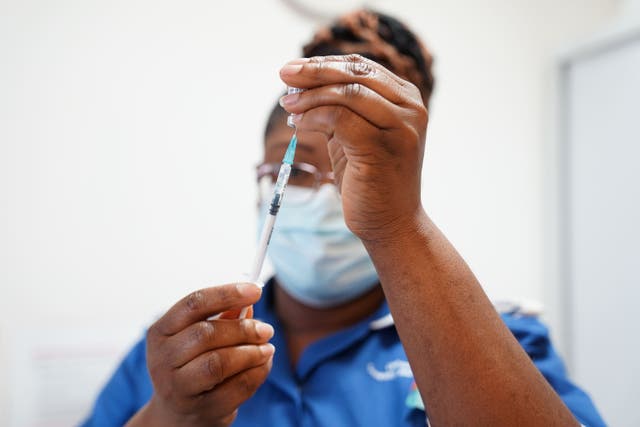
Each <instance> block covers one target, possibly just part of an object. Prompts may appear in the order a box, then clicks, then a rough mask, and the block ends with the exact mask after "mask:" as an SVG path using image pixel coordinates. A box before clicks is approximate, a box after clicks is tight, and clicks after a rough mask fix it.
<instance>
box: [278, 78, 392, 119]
mask: <svg viewBox="0 0 640 427" xmlns="http://www.w3.org/2000/svg"><path fill="white" fill-rule="evenodd" d="M280 103H281V104H282V107H283V108H284V109H285V110H287V111H288V112H290V113H293V114H301V113H304V112H306V111H308V110H311V109H313V108H317V107H322V106H343V107H345V108H348V109H349V110H351V111H353V112H354V113H356V114H358V115H359V116H360V117H362V118H364V119H365V120H367V121H368V122H370V123H371V124H372V125H374V126H376V127H378V128H380V129H390V128H395V127H399V126H402V123H399V122H398V120H397V117H398V115H399V114H400V113H401V107H398V106H397V105H395V104H394V103H392V102H391V101H389V100H388V99H386V98H384V97H383V96H381V95H380V94H378V93H377V92H374V91H373V90H371V89H370V88H368V87H367V86H365V85H363V84H361V83H343V84H332V85H327V86H322V87H317V88H314V89H310V90H307V91H304V92H302V93H293V94H289V95H285V96H283V97H282V98H281V101H280Z"/></svg>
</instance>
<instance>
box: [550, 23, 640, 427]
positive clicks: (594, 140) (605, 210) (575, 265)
mask: <svg viewBox="0 0 640 427" xmlns="http://www.w3.org/2000/svg"><path fill="white" fill-rule="evenodd" d="M564 64H565V67H564V68H563V76H564V82H565V84H564V85H563V91H562V92H563V93H564V102H565V105H566V110H565V115H564V117H565V120H564V121H563V122H564V123H563V127H564V129H565V135H566V139H565V140H564V141H563V145H564V147H565V148H566V155H565V156H564V160H565V162H564V163H565V165H567V170H566V172H565V174H564V178H565V180H566V181H565V184H566V185H565V186H564V188H565V189H566V192H565V195H566V197H565V203H564V206H566V211H565V212H564V217H565V218H566V227H563V228H564V236H565V239H566V240H565V243H566V252H565V255H566V258H565V259H566V260H567V262H566V264H565V265H564V269H565V272H566V275H565V277H566V283H567V284H568V285H569V286H568V287H567V291H568V292H567V299H566V309H567V311H566V313H567V318H568V319H567V320H569V322H568V326H569V334H568V335H567V338H568V339H569V340H568V341H569V347H568V349H569V350H570V353H569V354H568V356H570V357H569V360H570V362H571V366H572V367H573V373H574V374H575V378H576V380H578V381H580V382H581V383H583V384H585V385H586V386H588V388H589V390H590V391H591V392H592V393H593V397H594V399H596V401H597V402H598V403H599V405H600V407H601V408H602V410H603V411H605V410H606V414H607V416H608V421H609V422H610V423H611V425H612V426H629V427H631V426H638V425H640V413H638V411H637V410H634V409H635V405H637V401H638V399H637V397H638V396H637V393H636V390H637V385H638V383H639V382H640V370H639V369H638V368H637V359H638V354H639V353H640V343H639V342H638V340H637V336H638V333H639V332H640V328H639V326H640V322H639V321H638V319H637V316H636V314H635V313H637V311H638V308H637V307H638V301H639V300H640V286H639V285H640V279H639V278H638V274H637V271H638V258H639V257H638V254H639V252H638V241H640V225H638V218H640V168H638V158H640V125H639V124H638V105H637V104H638V99H640V22H638V23H636V25H635V26H634V27H633V28H630V29H627V30H626V31H625V30H624V29H623V27H620V31H618V33H617V34H608V35H606V36H603V37H601V38H599V39H598V40H595V41H593V42H592V43H589V45H588V46H585V47H584V48H583V49H579V50H577V51H576V52H574V55H572V56H569V57H568V58H567V60H566V61H565V63H564ZM632 408H634V409H632Z"/></svg>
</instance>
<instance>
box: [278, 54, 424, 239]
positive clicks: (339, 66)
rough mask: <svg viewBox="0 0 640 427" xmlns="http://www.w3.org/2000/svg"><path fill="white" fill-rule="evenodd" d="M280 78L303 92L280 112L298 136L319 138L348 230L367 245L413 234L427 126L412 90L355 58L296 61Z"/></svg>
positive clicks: (417, 95) (283, 102)
mask: <svg viewBox="0 0 640 427" xmlns="http://www.w3.org/2000/svg"><path fill="white" fill-rule="evenodd" d="M280 77H281V79H282V80H283V81H284V82H285V83H286V84H287V85H288V86H292V87H299V88H305V89H307V90H306V91H304V92H302V93H300V94H291V95H285V96H284V97H283V98H282V99H281V105H282V106H283V108H284V109H285V110H287V111H288V112H290V113H293V114H296V116H295V117H294V123H295V125H296V127H297V129H298V130H301V131H302V130H304V131H317V132H321V133H324V134H325V135H326V137H327V139H328V149H329V155H330V157H331V164H332V167H333V171H334V173H335V176H336V183H337V185H338V188H339V189H340V191H341V194H342V203H343V208H344V216H345V222H346V224H347V226H348V227H349V228H350V229H351V231H352V232H353V233H354V234H355V235H357V236H358V237H360V239H362V240H363V241H365V242H367V241H384V240H386V239H390V238H393V237H394V236H396V235H397V234H398V233H403V232H409V231H410V230H412V229H413V228H414V227H415V225H416V219H417V218H418V217H419V215H420V214H421V213H422V212H423V211H422V203H421V200H420V177H421V170H422V158H423V155H424V144H425V135H426V129H427V121H428V114H427V109H426V107H425V106H424V104H423V102H422V98H421V96H420V92H419V90H418V88H417V87H416V86H415V85H413V84H412V83H410V82H408V81H406V80H403V79H401V78H400V77H398V76H396V75H395V74H393V73H391V72H390V71H389V70H387V69H386V68H384V67H383V66H381V65H379V64H377V63H376V62H373V61H371V60H369V59H366V58H364V57H362V56H360V55H346V56H326V57H314V58H303V59H296V60H294V61H291V62H289V63H287V64H286V65H285V66H284V67H283V68H282V69H281V70H280Z"/></svg>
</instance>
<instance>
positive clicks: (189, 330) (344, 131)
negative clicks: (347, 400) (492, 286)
mask: <svg viewBox="0 0 640 427" xmlns="http://www.w3.org/2000/svg"><path fill="white" fill-rule="evenodd" d="M280 76H281V78H282V80H283V81H284V82H285V83H286V84H287V85H289V86H293V87H304V88H308V90H307V91H306V92H304V93H302V94H296V95H287V96H285V97H284V98H283V99H282V105H283V106H284V108H285V109H286V110H287V111H289V112H291V113H294V114H296V118H295V122H296V125H297V128H298V131H299V136H300V141H301V148H300V150H299V151H298V153H297V160H300V161H306V162H308V163H312V164H314V165H316V166H318V167H320V168H321V170H329V169H332V170H333V171H334V173H335V176H336V184H337V185H338V187H339V189H340V192H341V194H342V203H343V211H344V216H345V222H346V224H347V226H348V227H349V228H350V229H351V231H352V232H353V233H354V234H355V235H356V236H358V237H359V238H360V239H361V240H362V241H363V243H364V245H365V247H366V249H367V251H368V253H369V255H370V256H371V259H372V261H373V262H374V264H375V266H376V269H377V271H378V275H379V279H380V285H381V287H376V288H374V289H373V290H372V291H371V292H369V293H368V294H367V295H365V296H363V297H361V298H358V299H357V300H355V301H352V302H350V303H347V304H345V305H343V306H341V307H335V308H332V309H330V310H329V311H327V310H315V309H312V308H310V307H305V306H304V305H302V304H300V303H299V302H297V301H295V300H294V299H293V298H291V297H289V296H288V295H287V294H286V293H285V292H284V291H282V290H281V289H280V288H278V287H276V296H275V303H276V307H275V308H276V312H277V314H278V317H279V319H280V321H281V322H282V324H283V326H284V328H285V330H286V334H287V337H286V338H287V340H288V341H289V345H288V346H289V348H288V349H287V350H288V351H289V352H290V354H291V355H292V360H297V359H298V357H299V355H300V354H301V352H302V351H304V349H305V348H306V347H307V346H308V345H309V343H311V342H313V341H315V340H317V339H319V338H321V337H323V336H326V335H328V334H330V333H332V332H335V331H336V330H339V329H342V328H343V327H345V326H347V325H350V324H352V323H354V322H357V321H358V320H361V319H362V318H364V317H366V316H367V315H369V314H371V313H372V312H373V311H374V310H375V309H376V308H377V307H378V306H379V304H380V302H381V300H382V291H383V292H384V296H385V298H386V300H387V302H388V304H389V307H390V310H391V312H392V314H393V317H394V320H395V324H396V328H397V330H398V334H399V336H400V339H401V341H402V344H403V346H404V348H405V350H406V353H407V357H408V360H409V363H410V365H411V368H412V370H413V373H414V376H415V380H416V382H417V384H418V388H419V390H420V393H421V396H422V399H423V401H424V402H425V405H426V407H427V408H428V412H429V419H430V422H431V425H434V426H438V425H474V426H516V425H517V426H569V425H577V422H576V420H575V419H574V418H573V416H572V414H571V413H570V411H569V410H568V409H567V407H566V406H565V405H564V403H563V402H562V401H561V400H560V398H559V397H558V395H557V394H556V393H555V392H554V390H553V389H552V388H551V387H550V386H549V384H548V383H547V382H546V380H545V379H544V377H542V375H541V374H540V373H539V371H538V370H537V369H536V367H535V366H534V365H533V363H532V362H531V360H530V359H529V357H528V356H527V354H526V353H525V352H524V350H523V349H522V348H521V347H520V345H519V344H518V342H517V341H516V340H515V338H514V337H513V335H512V334H511V333H510V331H509V330H508V329H507V328H506V326H505V325H504V323H503V322H502V320H501V319H500V317H499V316H498V314H497V313H496V311H495V309H494V308H493V306H492V304H491V302H490V301H489V300H488V298H487V296H486V295H485V294H484V292H483V290H482V287H481V286H480V284H479V283H478V281H477V280H476V278H475V276H474V275H473V273H472V272H471V270H470V269H469V267H468V266H467V265H466V263H465V262H464V260H463V259H462V258H461V257H460V255H459V254H458V253H457V252H456V250H455V249H454V248H453V246H452V245H451V244H450V243H449V242H448V241H447V239H446V238H445V236H444V235H443V234H442V233H441V232H440V230H438V228H437V227H436V226H435V225H434V224H433V222H432V221H431V220H430V218H429V216H428V215H427V213H426V212H425V210H424V208H423V206H422V201H421V196H420V194H421V193H420V177H421V169H422V158H423V154H424V146H425V136H426V129H427V122H428V115H427V110H426V108H425V106H424V104H423V103H422V99H421V96H420V93H419V91H418V89H417V88H416V87H415V86H414V85H412V84H411V83H409V82H407V81H405V80H403V79H401V78H400V77H398V76H396V75H394V74H392V73H391V72H389V71H388V70H386V69H385V68H383V67H381V66H379V65H378V64H376V63H374V62H371V61H369V60H366V59H364V58H362V57H360V56H357V55H348V56H335V57H321V58H312V59H299V60H296V61H292V62H290V63H288V64H287V65H285V67H283V68H282V69H281V71H280ZM281 131H282V132H283V134H282V135H278V136H277V137H276V136H273V137H272V138H270V139H272V140H273V142H271V141H267V149H266V150H265V160H266V161H276V162H279V161H280V159H281V156H282V152H283V149H284V146H283V144H286V142H287V141H288V136H289V135H290V133H287V135H284V132H288V131H286V129H284V130H281ZM277 132H280V131H274V135H275V134H276V133H277ZM302 142H304V144H302ZM304 147H306V148H304ZM323 147H324V148H323ZM276 152H277V153H276ZM305 156H308V157H305ZM327 157H328V159H329V162H328V163H327ZM399 189H402V191H399ZM260 293H261V291H260V289H259V288H258V287H256V286H255V285H251V284H240V285H237V284H229V285H224V286H219V287H214V288H207V289H203V290H201V291H198V292H196V293H193V294H191V295H189V296H187V297H185V298H184V299H183V300H181V301H179V302H178V303H177V304H176V305H175V306H174V307H173V308H171V309H170V310H169V311H168V312H167V313H166V314H165V315H164V316H163V317H162V318H160V319H159V320H158V321H157V322H156V323H155V324H154V325H153V326H152V327H151V328H150V330H149V333H148V336H147V363H148V366H149V370H150V374H151V378H152V381H153V385H154V393H153V396H152V398H151V401H150V402H149V403H148V404H147V405H146V406H145V407H143V408H142V409H141V410H140V411H139V412H138V414H136V415H135V416H134V417H133V418H132V419H131V420H130V422H129V423H128V425H129V426H141V425H149V426H227V425H230V424H231V423H232V422H233V420H234V419H235V416H236V414H237V408H238V407H239V406H240V405H241V404H242V402H244V401H245V400H246V399H248V398H250V397H251V395H252V394H253V393H254V392H255V390H256V389H257V388H258V387H259V386H260V384H262V383H263V382H264V380H265V378H266V376H267V375H268V373H269V370H270V369H271V363H272V357H273V348H272V347H271V346H270V345H269V344H265V343H266V342H267V341H268V340H269V338H270V337H271V335H272V333H273V330H272V329H271V328H270V327H269V326H267V325H264V324H262V323H260V322H257V321H255V320H252V319H245V320H238V319H235V317H236V316H237V314H238V311H239V309H240V308H241V307H243V306H247V305H251V304H253V303H255V302H256V301H257V300H258V299H259V298H260ZM220 313H222V314H223V317H225V319H216V320H207V319H208V318H209V317H210V316H212V315H215V314H220ZM328 314H330V315H328ZM283 350H284V349H279V351H283Z"/></svg>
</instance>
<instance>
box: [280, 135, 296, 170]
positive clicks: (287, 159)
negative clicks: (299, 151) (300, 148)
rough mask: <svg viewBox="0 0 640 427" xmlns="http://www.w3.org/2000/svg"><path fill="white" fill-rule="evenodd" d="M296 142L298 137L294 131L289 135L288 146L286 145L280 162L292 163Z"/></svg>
mask: <svg viewBox="0 0 640 427" xmlns="http://www.w3.org/2000/svg"><path fill="white" fill-rule="evenodd" d="M297 143H298V137H297V136H296V134H295V133H294V134H293V136H292V137H291V141H289V146H288V147H287V152H286V153H284V158H283V159H282V163H287V164H290V165H292V164H293V157H294V156H295V155H296V144H297Z"/></svg>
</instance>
